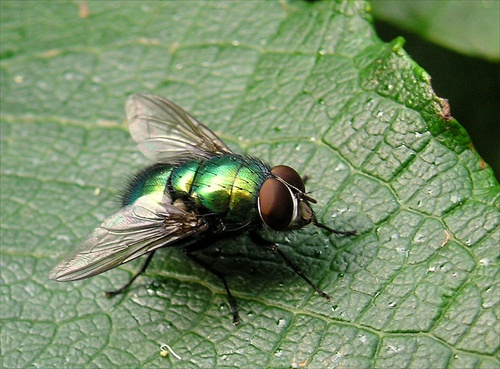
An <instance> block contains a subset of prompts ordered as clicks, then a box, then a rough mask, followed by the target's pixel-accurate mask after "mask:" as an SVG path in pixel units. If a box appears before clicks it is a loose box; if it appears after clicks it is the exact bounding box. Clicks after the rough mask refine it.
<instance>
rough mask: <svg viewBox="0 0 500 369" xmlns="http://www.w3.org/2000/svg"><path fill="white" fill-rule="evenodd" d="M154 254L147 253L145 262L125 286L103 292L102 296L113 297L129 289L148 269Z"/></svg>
mask: <svg viewBox="0 0 500 369" xmlns="http://www.w3.org/2000/svg"><path fill="white" fill-rule="evenodd" d="M154 254H155V252H154V251H152V252H150V253H149V255H148V257H147V259H146V261H145V262H144V264H143V265H142V267H141V269H139V270H138V271H137V273H135V274H134V276H133V277H132V278H130V280H129V281H128V282H127V284H125V285H124V286H123V287H121V288H118V289H117V290H115V291H106V292H104V295H106V297H113V296H116V295H119V294H120V293H123V292H125V291H126V290H127V289H128V288H129V287H130V285H131V284H132V283H134V281H135V280H136V279H137V277H139V276H140V275H141V274H142V273H144V272H145V271H146V269H148V266H149V263H151V260H152V259H153V256H154Z"/></svg>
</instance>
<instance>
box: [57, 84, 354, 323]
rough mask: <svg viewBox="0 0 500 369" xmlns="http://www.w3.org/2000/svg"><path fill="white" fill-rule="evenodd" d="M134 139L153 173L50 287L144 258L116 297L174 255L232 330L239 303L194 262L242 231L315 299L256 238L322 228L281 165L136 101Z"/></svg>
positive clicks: (175, 110) (132, 187)
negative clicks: (209, 284)
mask: <svg viewBox="0 0 500 369" xmlns="http://www.w3.org/2000/svg"><path fill="white" fill-rule="evenodd" d="M126 110H127V118H128V121H129V128H130V133H131V135H132V138H133V139H134V140H135V141H136V142H137V143H138V147H139V150H140V151H141V152H142V153H143V154H144V155H145V156H146V157H148V158H149V159H151V160H152V161H153V162H155V164H154V165H152V166H150V167H148V168H146V169H144V170H142V171H140V172H139V173H138V174H136V175H135V176H134V177H133V179H132V180H131V181H130V183H129V185H128V186H127V188H126V190H125V191H124V194H123V196H122V208H121V209H120V210H119V211H118V212H116V213H115V214H113V215H111V216H110V217H109V218H107V219H105V220H104V221H103V222H102V224H101V225H100V226H99V227H98V228H96V229H95V230H94V232H92V233H91V234H90V235H89V236H88V237H87V238H86V239H85V240H83V241H82V242H81V243H80V244H79V245H78V246H77V247H76V248H75V250H74V251H73V253H72V254H70V255H68V256H67V257H66V258H65V259H64V260H63V261H61V262H60V263H59V264H58V265H57V266H56V267H55V268H54V269H52V271H51V272H50V274H49V278H51V279H53V280H56V281H61V282H63V281H73V280H78V279H83V278H88V277H91V276H94V275H97V274H100V273H103V272H105V271H107V270H109V269H112V268H114V267H116V266H118V265H121V264H123V263H126V262H128V261H130V260H133V259H136V258H138V257H140V256H142V255H148V256H147V258H146V261H145V263H144V265H143V266H142V268H141V269H140V270H139V271H138V272H137V273H136V274H135V275H134V276H133V277H132V278H131V279H130V281H129V282H128V283H127V284H126V285H125V286H123V287H122V288H120V289H118V290H116V291H111V292H107V293H106V294H107V295H108V296H113V295H116V294H118V293H121V292H123V291H125V290H126V289H127V288H128V287H129V286H130V285H131V284H132V282H133V281H134V280H135V279H136V278H137V277H138V276H139V275H140V274H141V273H143V272H144V271H145V270H146V269H147V267H148V265H149V263H150V262H151V259H152V258H153V255H154V253H155V251H156V250H158V249H159V248H163V247H169V246H180V247H183V248H184V251H185V252H186V254H187V255H188V256H189V257H190V258H191V259H192V260H194V261H195V262H197V263H198V264H200V265H201V266H203V267H204V268H206V269H208V270H210V271H211V272H212V273H214V274H215V275H216V276H217V277H219V278H220V279H221V280H222V282H223V283H224V287H225V289H226V292H227V295H228V298H229V303H230V305H231V310H232V313H233V323H235V324H236V323H238V321H239V315H238V309H237V306H236V300H235V299H234V297H233V296H232V294H231V291H230V290H229V287H228V284H227V282H226V279H225V277H224V275H223V274H222V273H220V272H218V271H216V270H214V269H213V268H212V267H211V266H210V265H209V264H207V263H206V262H205V261H203V260H201V259H200V258H198V257H197V256H195V255H193V252H194V251H196V250H199V249H201V248H204V247H207V246H209V244H210V243H211V242H212V241H214V240H216V239H218V238H221V237H223V236H224V235H227V234H229V232H233V233H239V232H243V231H246V230H248V231H249V234H250V237H251V239H252V240H253V241H254V242H256V243H257V244H259V245H263V246H264V247H266V248H268V249H269V250H270V251H272V252H274V253H276V254H278V255H280V256H281V257H282V258H283V260H284V261H285V262H286V263H287V264H288V265H289V266H290V267H291V268H292V269H293V270H294V271H295V272H296V273H297V274H298V275H299V276H300V277H302V278H303V279H304V280H305V281H306V282H307V283H308V284H309V285H310V286H311V287H312V288H314V290H315V291H316V292H318V293H319V294H320V295H321V296H323V297H324V298H326V299H330V296H328V294H326V293H325V292H323V291H322V290H321V289H320V288H319V287H317V286H316V285H315V284H314V283H313V282H311V280H310V279H309V278H308V277H307V276H306V275H305V274H304V273H303V272H302V271H301V270H300V268H299V267H298V266H297V265H296V264H295V263H294V262H293V261H292V260H291V259H290V258H288V256H286V255H285V254H284V253H283V252H282V251H281V249H280V248H279V247H278V245H276V244H274V243H272V242H269V241H266V240H265V239H264V238H263V237H262V236H260V234H259V231H260V230H262V229H266V228H267V229H271V230H274V231H290V230H294V229H300V228H302V227H304V226H305V225H307V224H310V223H313V224H314V225H316V226H317V227H320V228H322V229H325V230H327V231H329V232H330V233H337V234H342V235H354V234H356V231H347V232H344V231H337V230H334V229H332V228H330V227H327V226H326V225H324V224H321V223H319V222H318V220H317V218H316V215H315V213H314V211H313V209H312V207H311V204H312V203H316V201H315V200H314V199H313V198H311V197H310V196H308V195H307V194H306V192H305V185H304V181H303V180H302V178H301V177H300V175H299V174H298V173H297V172H296V171H295V170H294V169H292V168H290V167H288V166H286V165H278V166H275V167H272V168H271V167H270V166H269V165H267V164H266V163H264V162H262V161H261V160H259V159H257V158H254V157H250V156H242V155H237V154H235V153H233V152H232V151H231V149H230V148H229V147H228V146H227V145H226V144H225V143H224V142H223V141H222V140H221V139H220V138H219V137H217V135H216V134H215V133H213V132H212V131H211V130H210V129H208V128H207V127H206V126H205V125H203V124H202V123H200V122H198V121H197V120H196V119H195V118H193V117H192V116H191V115H189V114H188V113H187V112H186V111H184V110H183V109H182V108H180V107H179V106H177V105H175V104H174V103H173V102H171V101H169V100H167V99H164V98H162V97H160V96H155V95H150V94H138V95H133V96H131V97H129V99H128V101H127V106H126Z"/></svg>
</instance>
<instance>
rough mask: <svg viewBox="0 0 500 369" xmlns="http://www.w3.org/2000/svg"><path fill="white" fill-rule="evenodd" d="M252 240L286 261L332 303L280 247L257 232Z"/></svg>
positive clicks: (251, 236)
mask: <svg viewBox="0 0 500 369" xmlns="http://www.w3.org/2000/svg"><path fill="white" fill-rule="evenodd" d="M250 238H251V239H252V241H253V242H254V243H255V244H257V245H259V246H264V247H265V248H267V249H268V250H269V251H271V252H272V253H273V254H278V255H279V256H281V258H282V259H283V260H284V261H285V263H286V264H287V265H288V266H289V267H290V268H292V270H293V271H294V272H295V274H297V275H299V276H300V277H301V278H302V279H303V280H304V281H306V282H307V284H308V285H309V286H311V287H312V288H313V289H314V290H315V291H316V292H317V293H318V294H319V295H320V296H321V297H323V298H325V299H326V300H328V301H330V300H331V297H330V295H328V294H327V293H326V292H325V291H323V290H322V289H320V288H319V287H318V286H316V285H315V284H314V283H313V282H312V281H311V280H310V279H309V277H307V276H306V275H305V274H304V272H303V271H302V270H301V269H300V268H299V266H298V265H297V264H295V263H294V262H293V261H292V260H291V259H290V258H289V257H288V256H287V255H286V254H285V253H284V252H283V251H282V250H281V249H280V248H279V247H278V245H276V244H275V243H274V242H270V241H268V240H266V239H264V238H263V237H262V236H261V235H260V234H258V233H256V232H250Z"/></svg>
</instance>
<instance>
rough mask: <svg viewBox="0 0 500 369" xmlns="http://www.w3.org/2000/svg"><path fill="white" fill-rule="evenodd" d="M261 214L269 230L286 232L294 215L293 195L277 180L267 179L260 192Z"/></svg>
mask: <svg viewBox="0 0 500 369" xmlns="http://www.w3.org/2000/svg"><path fill="white" fill-rule="evenodd" d="M259 212H260V217H261V218H262V220H263V221H264V223H265V224H266V225H267V226H268V227H269V228H271V229H274V230H275V231H283V230H285V229H286V228H287V227H288V226H289V225H290V223H291V222H292V219H293V215H294V199H293V194H292V193H291V192H290V190H289V189H288V187H287V186H286V185H285V184H283V183H282V182H280V181H278V180H277V179H275V178H268V179H266V180H265V181H264V183H263V184H262V188H261V189H260V192H259Z"/></svg>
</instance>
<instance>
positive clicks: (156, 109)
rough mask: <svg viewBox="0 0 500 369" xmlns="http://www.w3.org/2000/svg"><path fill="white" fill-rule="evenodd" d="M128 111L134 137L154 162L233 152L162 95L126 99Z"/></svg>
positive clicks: (144, 95)
mask: <svg viewBox="0 0 500 369" xmlns="http://www.w3.org/2000/svg"><path fill="white" fill-rule="evenodd" d="M126 112H127V119H128V121H129V128H130V134H131V135H132V138H133V139H134V141H135V142H137V143H138V147H139V150H140V151H141V152H142V153H143V154H144V155H145V156H146V157H147V158H149V159H151V160H153V161H155V162H158V163H169V162H172V161H173V160H174V161H175V160H176V159H182V158H186V157H201V158H210V157H212V156H214V155H216V154H223V153H232V151H231V150H230V149H229V147H227V146H226V144H225V143H224V142H222V140H221V139H220V138H219V137H217V135H216V134H215V133H213V132H212V131H211V130H210V129H208V128H207V127H206V126H204V125H203V124H202V123H200V122H198V121H197V120H196V119H194V118H193V117H192V116H191V115H189V113H187V112H186V111H184V110H183V109H182V108H181V107H179V106H177V105H176V104H174V103H173V102H172V101H170V100H167V99H165V98H163V97H160V96H156V95H151V94H145V93H144V94H136V95H132V96H130V97H129V98H128V99H127V103H126Z"/></svg>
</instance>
